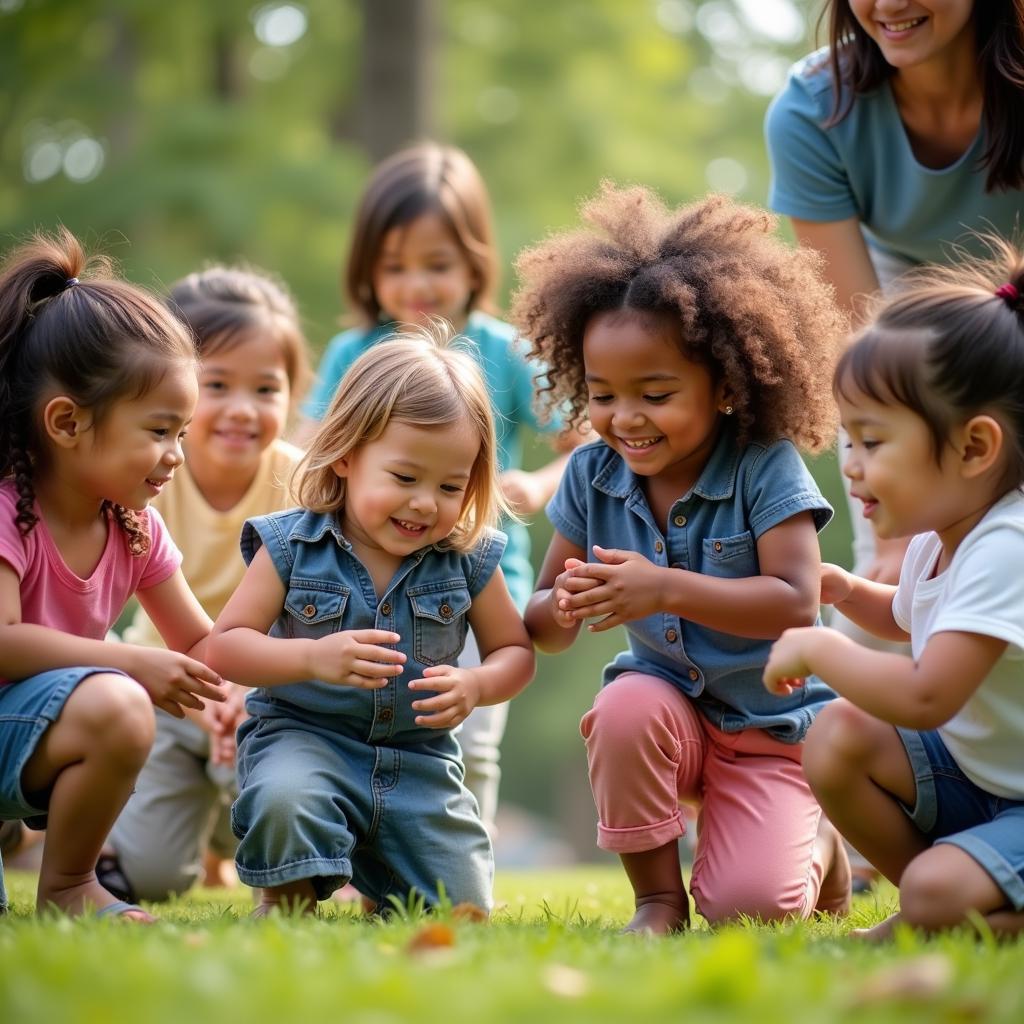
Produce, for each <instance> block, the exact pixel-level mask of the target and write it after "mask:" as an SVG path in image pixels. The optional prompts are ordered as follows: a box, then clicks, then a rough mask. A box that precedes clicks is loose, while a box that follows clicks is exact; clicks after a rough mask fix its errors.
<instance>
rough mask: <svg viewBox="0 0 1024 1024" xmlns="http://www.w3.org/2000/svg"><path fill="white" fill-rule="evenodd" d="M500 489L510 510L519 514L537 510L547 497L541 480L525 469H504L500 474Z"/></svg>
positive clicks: (527, 513) (523, 514)
mask: <svg viewBox="0 0 1024 1024" xmlns="http://www.w3.org/2000/svg"><path fill="white" fill-rule="evenodd" d="M501 491H502V493H503V494H504V495H505V500H506V501H507V502H508V503H509V504H510V505H511V506H512V511H513V512H516V513H517V514H518V515H521V516H528V515H532V514H533V513H534V512H539V511H540V510H541V508H543V506H544V500H545V498H546V497H547V495H546V492H545V490H544V484H543V482H542V481H541V480H539V479H538V478H537V476H536V474H534V473H528V472H527V471H526V470H525V469H506V470H505V472H504V473H502V474H501Z"/></svg>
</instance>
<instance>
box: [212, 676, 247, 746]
mask: <svg viewBox="0 0 1024 1024" xmlns="http://www.w3.org/2000/svg"><path fill="white" fill-rule="evenodd" d="M245 694H246V689H245V687H243V686H237V685H236V684H235V683H228V699H227V700H226V701H224V703H223V704H210V705H208V706H207V708H206V712H207V720H208V722H209V726H210V730H209V731H210V760H211V761H212V762H213V764H226V765H233V764H234V763H235V753H236V751H237V743H236V739H235V734H236V733H237V731H238V727H239V725H241V723H242V722H243V721H245V719H246V718H248V717H249V716H248V712H247V711H246V710H245Z"/></svg>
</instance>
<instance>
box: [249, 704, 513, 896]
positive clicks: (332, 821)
mask: <svg viewBox="0 0 1024 1024" xmlns="http://www.w3.org/2000/svg"><path fill="white" fill-rule="evenodd" d="M249 710H250V711H256V707H255V706H254V704H253V702H252V701H251V700H250V703H249ZM325 717H326V716H325ZM321 723H324V720H323V719H321ZM351 728H352V723H348V730H351ZM348 730H346V728H345V726H344V725H342V723H340V722H339V723H338V727H332V726H331V725H327V724H325V723H324V724H318V723H317V722H314V721H312V720H310V719H300V718H298V717H292V716H291V715H289V714H282V713H278V714H272V715H266V716H263V715H260V714H254V715H253V717H252V718H249V719H247V720H246V721H245V722H243V723H242V725H241V726H240V727H239V731H238V782H239V794H238V799H237V800H236V801H235V804H234V806H233V807H232V809H231V827H232V830H233V831H234V833H235V835H236V836H237V837H238V839H239V844H238V850H237V853H236V855H235V856H236V860H235V863H236V866H237V868H238V877H239V878H240V879H241V880H242V881H243V882H245V883H246V884H247V885H251V886H278V885H284V884H286V883H289V882H296V881H300V880H308V881H309V882H310V883H311V884H312V886H313V889H314V891H315V892H316V897H317V899H320V900H324V899H327V898H328V897H329V896H330V894H331V893H332V892H333V891H334V890H335V889H338V888H340V887H341V886H342V885H344V884H345V883H346V882H348V881H349V880H350V879H351V880H352V882H353V883H354V884H355V886H356V888H357V889H358V890H359V891H360V892H361V893H363V895H364V896H369V897H370V898H371V899H372V900H374V901H375V902H376V903H377V904H378V905H381V906H384V907H387V905H388V898H389V897H395V898H397V899H398V900H400V901H401V902H403V903H404V902H405V901H406V900H407V898H408V896H409V894H410V892H411V891H412V890H415V891H416V892H418V893H419V894H420V895H421V896H422V897H423V898H424V899H425V901H426V903H427V904H428V905H429V906H436V905H437V903H438V901H439V899H440V893H441V884H443V886H444V892H445V894H446V896H447V897H448V898H449V899H450V900H451V901H452V903H463V902H465V903H472V904H474V905H476V906H479V907H483V908H485V909H488V910H489V909H490V906H491V885H492V881H493V871H494V865H493V858H492V853H491V842H490V838H489V837H488V835H487V830H486V829H485V828H484V826H483V824H482V823H481V821H480V816H479V812H478V810H477V805H476V801H475V800H474V798H473V795H472V794H471V793H470V792H469V790H468V789H466V786H465V784H464V782H463V774H464V772H463V767H462V763H461V761H460V759H459V756H458V746H457V744H455V743H454V742H452V740H451V737H450V735H448V734H445V733H443V732H440V731H439V732H438V738H437V740H436V741H435V742H433V743H431V742H423V743H418V744H408V745H401V746H400V745H394V746H392V745H387V744H374V743H368V742H366V741H365V740H364V739H363V738H361V737H360V736H354V735H352V734H351V731H348ZM439 883H440V884H439Z"/></svg>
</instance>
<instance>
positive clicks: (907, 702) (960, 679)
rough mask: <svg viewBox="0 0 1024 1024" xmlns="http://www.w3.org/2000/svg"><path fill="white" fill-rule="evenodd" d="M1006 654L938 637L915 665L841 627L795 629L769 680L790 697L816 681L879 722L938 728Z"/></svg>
mask: <svg viewBox="0 0 1024 1024" xmlns="http://www.w3.org/2000/svg"><path fill="white" fill-rule="evenodd" d="M1005 649H1006V641H1005V640H999V639H997V638H995V637H990V636H982V635H980V634H977V633H960V632H948V633H937V634H935V635H934V636H933V637H932V638H931V639H930V640H929V641H928V644H927V646H926V647H925V649H924V651H923V653H922V655H921V658H920V659H919V660H918V661H916V662H915V661H914V660H913V659H912V658H908V657H905V656H904V655H902V654H890V653H887V652H883V651H873V650H870V649H869V648H867V647H861V646H860V645H859V644H857V643H854V641H852V640H851V639H849V637H846V636H843V634H841V633H839V632H837V631H836V630H834V629H815V628H811V629H790V630H787V631H786V632H785V633H783V634H782V636H781V637H780V638H779V639H778V640H777V641H776V642H775V643H774V644H773V645H772V651H771V654H770V656H769V658H768V664H767V665H766V666H765V670H764V682H765V686H766V687H767V688H768V689H769V690H770V691H771V692H773V693H779V694H785V693H789V692H791V691H792V690H793V688H795V687H796V686H799V685H801V683H802V680H803V679H804V678H805V677H806V676H808V675H816V676H818V677H819V678H820V679H823V680H824V681H825V682H826V683H828V685H829V686H831V687H832V688H833V689H834V690H835V691H836V692H837V693H838V694H839V695H840V696H842V697H845V698H846V699H847V700H849V701H851V702H852V703H854V704H856V705H857V706H858V707H860V708H863V709H864V710H865V711H866V712H868V714H870V715H874V716H875V717H876V718H881V719H882V720H883V721H886V722H891V723H892V724H893V725H899V726H903V727H905V728H908V729H935V728H937V727H938V726H940V725H942V724H943V723H945V722H948V721H949V719H950V718H952V717H953V715H955V714H956V712H957V711H959V710H960V708H962V707H963V706H964V704H965V703H966V701H967V699H968V698H969V697H970V696H971V694H972V693H973V692H974V691H975V690H976V689H977V688H978V687H979V686H980V685H981V683H982V681H983V680H984V679H985V677H986V676H987V675H988V673H989V672H990V671H991V669H992V666H993V665H994V664H995V663H996V661H997V660H998V659H999V658H1000V656H1001V655H1002V653H1003V651H1005Z"/></svg>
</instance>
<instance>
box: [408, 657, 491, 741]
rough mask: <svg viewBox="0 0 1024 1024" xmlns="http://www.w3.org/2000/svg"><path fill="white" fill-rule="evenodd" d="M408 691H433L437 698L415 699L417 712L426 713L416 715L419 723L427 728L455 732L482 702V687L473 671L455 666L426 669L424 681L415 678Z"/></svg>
mask: <svg viewBox="0 0 1024 1024" xmlns="http://www.w3.org/2000/svg"><path fill="white" fill-rule="evenodd" d="M409 689H410V690H413V691H417V690H431V691H434V696H432V697H426V698H424V699H423V700H414V701H413V702H412V707H413V710H414V711H420V712H426V714H418V715H417V716H416V724H417V725H422V726H426V727H427V728H428V729H452V728H454V727H455V726H456V725H458V724H459V723H460V722H464V721H465V720H466V718H467V717H468V716H469V713H470V712H471V711H472V710H473V708H475V707H476V706H477V704H478V703H479V702H480V684H479V682H478V681H477V677H476V673H475V672H474V671H473V669H470V668H458V667H457V666H454V665H431V666H430V668H425V669H424V670H423V678H422V679H414V680H413V681H412V682H411V683H409Z"/></svg>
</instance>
